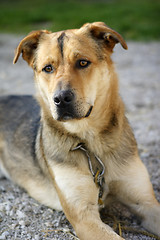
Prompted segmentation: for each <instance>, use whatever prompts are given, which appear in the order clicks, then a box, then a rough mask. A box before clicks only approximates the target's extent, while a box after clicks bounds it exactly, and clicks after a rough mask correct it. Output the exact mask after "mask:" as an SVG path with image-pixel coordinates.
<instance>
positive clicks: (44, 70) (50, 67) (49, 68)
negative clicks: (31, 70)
mask: <svg viewBox="0 0 160 240" xmlns="http://www.w3.org/2000/svg"><path fill="white" fill-rule="evenodd" d="M42 71H43V72H46V73H52V72H53V66H52V65H51V64H49V65H46V66H45V67H44V68H43V69H42Z"/></svg>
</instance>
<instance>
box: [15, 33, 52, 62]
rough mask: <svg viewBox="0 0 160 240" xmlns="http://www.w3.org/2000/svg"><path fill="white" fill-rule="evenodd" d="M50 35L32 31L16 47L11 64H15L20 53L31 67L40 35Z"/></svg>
mask: <svg viewBox="0 0 160 240" xmlns="http://www.w3.org/2000/svg"><path fill="white" fill-rule="evenodd" d="M45 33H47V34H48V33H50V32H49V31H47V30H39V31H33V32H31V33H29V34H28V35H27V36H26V37H25V38H24V39H23V40H22V41H21V42H20V43H19V45H18V47H17V48H16V51H15V56H14V60H13V63H14V64H15V63H16V62H17V60H18V58H19V56H20V54H21V53H22V57H23V59H24V60H25V61H27V62H28V64H29V65H30V66H32V65H33V60H34V54H35V51H36V49H37V46H38V42H39V39H40V37H41V36H42V34H45Z"/></svg>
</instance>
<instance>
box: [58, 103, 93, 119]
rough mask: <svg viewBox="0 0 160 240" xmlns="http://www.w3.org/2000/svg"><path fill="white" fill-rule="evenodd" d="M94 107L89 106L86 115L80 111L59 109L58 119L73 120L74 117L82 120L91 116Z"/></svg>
mask: <svg viewBox="0 0 160 240" xmlns="http://www.w3.org/2000/svg"><path fill="white" fill-rule="evenodd" d="M92 109H93V106H91V107H90V108H89V110H88V112H87V113H86V115H83V116H81V115H80V114H78V113H75V112H74V111H64V110H63V111H62V112H60V111H59V114H58V118H57V120H58V121H69V120H73V119H77V120H80V119H82V118H87V117H89V116H90V114H91V112H92Z"/></svg>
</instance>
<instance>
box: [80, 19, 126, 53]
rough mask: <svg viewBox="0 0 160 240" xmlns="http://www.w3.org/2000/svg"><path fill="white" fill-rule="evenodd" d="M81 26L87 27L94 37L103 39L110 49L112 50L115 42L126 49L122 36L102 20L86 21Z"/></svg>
mask: <svg viewBox="0 0 160 240" xmlns="http://www.w3.org/2000/svg"><path fill="white" fill-rule="evenodd" d="M83 27H84V28H88V29H89V31H90V33H91V35H92V36H93V37H94V38H96V39H98V40H101V41H103V42H104V43H105V45H106V46H107V48H108V49H109V50H110V51H112V50H113V48H114V46H115V44H116V43H120V44H121V45H122V47H123V48H124V49H126V50H127V49H128V47H127V44H126V42H125V40H124V39H123V38H122V36H121V35H120V34H119V33H117V32H116V31H114V30H113V29H111V28H109V27H108V26H107V25H106V24H105V23H103V22H94V23H87V24H85V25H83Z"/></svg>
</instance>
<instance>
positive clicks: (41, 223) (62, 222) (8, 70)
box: [0, 34, 160, 240]
mask: <svg viewBox="0 0 160 240" xmlns="http://www.w3.org/2000/svg"><path fill="white" fill-rule="evenodd" d="M21 38H22V37H17V36H14V35H3V34H0V95H7V94H34V84H33V80H32V79H33V73H32V70H31V69H30V68H29V67H28V66H27V64H26V63H25V62H24V61H23V60H20V61H19V62H18V63H17V64H16V65H15V66H14V65H12V59H13V55H14V49H15V47H16V46H17V44H18V42H19V41H20V39H21ZM128 46H129V50H128V51H124V50H123V49H122V48H121V47H120V46H116V48H115V53H114V55H113V58H114V60H115V63H116V67H117V71H118V73H119V78H120V93H121V96H122V97H123V99H124V101H125V103H126V108H127V116H128V118H129V121H130V122H131V125H132V127H133V129H134V133H135V136H136V139H137V141H138V144H139V152H140V155H141V158H142V160H143V162H144V163H145V165H146V166H147V168H148V170H149V173H150V176H151V181H152V183H153V187H154V190H155V194H156V197H157V199H158V200H159V201H160V57H159V56H160V43H159V42H151V43H135V42H129V43H128ZM107 215H108V217H107ZM113 218H114V221H115V222H117V221H118V220H119V221H121V225H122V226H123V227H125V228H126V229H123V228H122V234H123V237H124V238H125V239H126V240H129V239H133V240H138V239H141V240H150V239H156V238H154V237H151V236H146V235H145V234H144V233H143V232H141V231H144V229H142V228H141V227H140V225H139V221H138V219H137V218H136V217H135V216H133V215H132V214H131V213H130V212H129V211H128V210H127V209H126V208H125V207H123V206H121V205H119V204H115V205H114V206H113V207H111V208H108V209H105V210H104V211H103V213H102V219H103V220H104V221H105V222H109V224H110V225H111V226H112V220H113ZM111 219H112V220H111ZM130 227H132V229H129V228H130ZM74 234H75V233H74V231H73V229H72V227H71V225H70V224H69V222H68V221H67V220H66V218H65V216H64V214H63V213H62V212H57V211H54V210H52V209H50V208H47V207H45V206H43V205H40V204H39V203H38V202H36V201H35V200H34V199H32V198H30V197H29V196H28V194H27V193H26V192H25V191H24V190H22V189H20V188H19V187H18V186H16V185H14V184H13V183H11V182H10V181H8V180H6V179H4V178H1V179H0V239H9V240H19V239H24V240H26V239H27V240H28V239H32V240H40V239H42V240H44V239H45V240H47V239H48V240H49V239H59V240H60V239H69V240H71V239H76V237H75V236H74Z"/></svg>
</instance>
